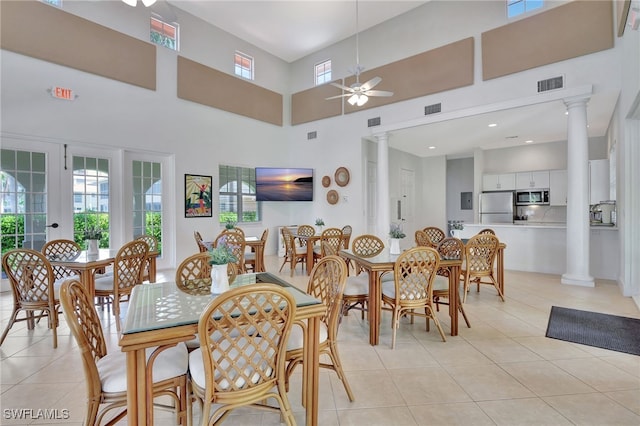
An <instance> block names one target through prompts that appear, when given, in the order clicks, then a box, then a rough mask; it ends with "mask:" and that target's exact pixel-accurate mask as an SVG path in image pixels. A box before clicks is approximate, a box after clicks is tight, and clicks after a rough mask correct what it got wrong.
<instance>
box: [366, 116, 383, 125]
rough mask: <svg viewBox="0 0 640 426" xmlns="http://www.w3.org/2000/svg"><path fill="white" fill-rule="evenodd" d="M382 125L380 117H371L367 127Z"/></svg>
mask: <svg viewBox="0 0 640 426" xmlns="http://www.w3.org/2000/svg"><path fill="white" fill-rule="evenodd" d="M379 125H380V117H376V118H370V119H369V120H367V127H375V126H379Z"/></svg>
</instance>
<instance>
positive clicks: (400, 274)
mask: <svg viewBox="0 0 640 426" xmlns="http://www.w3.org/2000/svg"><path fill="white" fill-rule="evenodd" d="M439 264H440V255H439V254H438V252H437V251H436V249H433V248H431V247H414V248H411V249H409V250H406V251H404V252H403V253H401V254H400V255H399V256H398V258H397V259H396V262H395V265H394V267H393V277H394V280H393V282H390V281H388V282H383V283H382V303H383V309H387V310H391V312H392V319H391V327H392V334H391V349H394V348H395V345H396V332H397V329H398V327H399V326H400V318H401V317H403V316H407V315H409V316H410V317H411V323H413V317H414V316H421V317H425V319H426V322H427V331H429V320H433V322H434V323H435V325H436V327H437V328H438V331H439V332H440V336H441V337H442V341H443V342H446V340H447V339H446V338H445V336H444V331H443V330H442V327H441V326H440V321H438V317H437V316H436V312H435V309H434V307H433V279H434V277H435V276H436V272H437V271H438V266H439ZM421 309H424V313H423V312H420V310H421Z"/></svg>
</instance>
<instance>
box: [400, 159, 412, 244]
mask: <svg viewBox="0 0 640 426" xmlns="http://www.w3.org/2000/svg"><path fill="white" fill-rule="evenodd" d="M400 194H401V195H400V206H401V211H400V213H401V214H400V220H401V222H402V229H403V230H404V232H405V234H407V236H408V237H409V238H411V240H413V234H414V233H415V231H416V229H415V226H416V224H415V199H416V197H415V172H414V171H413V170H409V169H400Z"/></svg>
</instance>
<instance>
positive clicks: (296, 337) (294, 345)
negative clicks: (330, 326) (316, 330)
mask: <svg viewBox="0 0 640 426" xmlns="http://www.w3.org/2000/svg"><path fill="white" fill-rule="evenodd" d="M328 338H329V331H328V330H327V325H326V324H325V323H323V322H321V323H320V338H319V339H318V342H319V343H323V342H325V341H326V340H327V339H328ZM303 341H304V332H303V330H302V327H300V326H299V325H294V326H293V327H291V332H290V333H289V340H288V341H287V350H288V351H292V350H295V349H300V348H302V347H303Z"/></svg>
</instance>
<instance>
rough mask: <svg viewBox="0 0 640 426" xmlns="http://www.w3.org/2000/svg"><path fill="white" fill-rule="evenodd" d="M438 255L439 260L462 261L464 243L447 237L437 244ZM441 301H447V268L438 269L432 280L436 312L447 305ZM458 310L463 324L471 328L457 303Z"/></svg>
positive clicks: (462, 307)
mask: <svg viewBox="0 0 640 426" xmlns="http://www.w3.org/2000/svg"><path fill="white" fill-rule="evenodd" d="M438 253H440V258H441V259H456V260H462V259H463V257H464V243H463V242H462V240H460V239H458V238H453V237H447V238H445V239H444V240H442V241H440V244H438ZM458 284H459V281H458V280H456V285H458ZM442 299H449V269H447V268H438V272H437V274H436V277H435V278H434V280H433V303H434V304H435V306H436V311H439V310H440V304H443V305H448V304H449V302H443V300H442ZM458 310H459V311H460V313H461V314H462V317H463V318H464V322H465V323H467V327H469V328H471V324H470V323H469V319H468V318H467V314H466V313H465V311H464V306H463V305H462V303H458Z"/></svg>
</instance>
